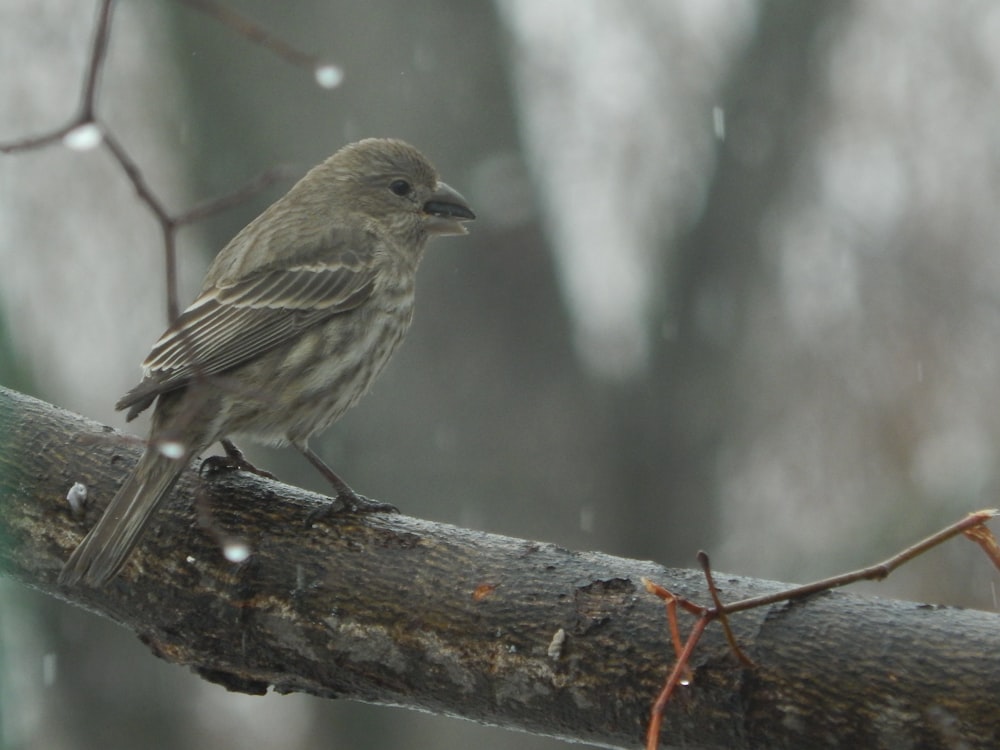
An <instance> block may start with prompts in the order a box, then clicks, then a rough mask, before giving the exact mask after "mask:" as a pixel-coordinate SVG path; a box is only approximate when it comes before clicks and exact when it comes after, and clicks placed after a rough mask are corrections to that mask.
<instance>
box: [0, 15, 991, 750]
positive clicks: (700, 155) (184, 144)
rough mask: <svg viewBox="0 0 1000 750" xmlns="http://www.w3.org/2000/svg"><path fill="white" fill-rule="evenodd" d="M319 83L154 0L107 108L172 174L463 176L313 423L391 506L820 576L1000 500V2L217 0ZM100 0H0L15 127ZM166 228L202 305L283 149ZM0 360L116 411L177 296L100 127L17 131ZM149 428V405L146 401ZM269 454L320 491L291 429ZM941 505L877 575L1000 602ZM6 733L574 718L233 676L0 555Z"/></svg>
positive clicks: (72, 58) (507, 736) (471, 730)
mask: <svg viewBox="0 0 1000 750" xmlns="http://www.w3.org/2000/svg"><path fill="white" fill-rule="evenodd" d="M229 6H230V7H232V8H233V9H235V10H237V11H239V12H241V13H243V14H245V15H247V16H249V17H251V18H253V19H254V20H255V21H257V22H258V23H260V24H262V25H263V26H265V27H266V28H267V29H269V30H271V31H272V32H273V33H274V34H275V35H276V36H278V37H279V38H282V39H284V40H286V41H288V42H289V43H291V44H293V45H294V46H295V47H297V48H299V49H302V50H306V51H309V52H313V53H317V54H319V55H321V56H322V57H323V59H324V60H325V61H327V62H328V63H330V64H331V65H334V66H336V68H337V70H338V71H339V72H341V73H342V75H343V79H342V81H341V82H340V83H339V85H337V86H335V87H333V88H329V89H326V88H322V87H320V86H318V85H317V83H316V80H315V78H314V76H313V74H312V72H311V71H309V70H303V69H302V68H300V67H296V66H293V65H290V64H288V63H287V62H285V61H284V60H282V59H280V58H278V57H276V56H275V55H273V54H272V53H270V52H269V51H267V50H265V49H263V48H261V47H259V46H257V45H255V44H252V43H251V42H249V41H248V40H247V39H246V38H244V37H242V36H239V35H238V34H236V33H234V32H233V30H232V29H230V28H227V27H225V26H222V25H220V24H218V23H217V22H215V21H213V20H211V19H209V18H208V17H206V16H204V15H202V14H200V13H198V12H196V11H194V10H192V9H190V8H188V7H185V6H182V5H179V4H178V3H177V2H172V1H171V0H132V1H129V2H121V3H120V4H119V5H118V6H117V7H116V11H115V16H114V21H113V23H114V26H113V32H112V37H111V43H110V52H109V58H108V62H107V69H106V71H105V74H104V76H103V79H102V81H101V87H100V93H99V96H98V100H97V104H98V113H99V117H100V119H101V120H102V121H103V122H105V123H106V124H107V126H108V127H109V128H111V129H112V130H113V132H114V133H115V134H116V135H117V137H118V139H119V140H120V141H121V142H122V143H123V145H124V146H125V147H126V148H127V149H128V150H129V151H130V153H131V154H132V156H133V157H134V158H135V160H136V161H137V162H138V164H139V165H140V167H141V169H142V172H143V174H144V176H145V178H146V180H147V181H148V182H149V184H150V185H151V186H152V188H153V189H154V190H155V192H156V194H157V195H158V196H159V197H160V199H161V200H162V201H163V202H164V203H165V205H166V206H167V207H168V209H170V210H171V211H174V212H181V211H183V210H185V209H186V208H188V207H190V206H192V205H194V204H195V203H197V202H199V201H203V200H206V199H209V198H212V197H215V196H218V195H222V194H225V193H227V192H229V191H231V190H233V189H235V188H237V187H239V186H241V185H243V184H245V183H246V182H247V181H248V180H250V179H252V178H253V177H255V176H256V175H258V174H259V173H261V172H263V171H264V170H266V169H268V168H270V167H273V166H275V165H278V164H285V165H289V168H290V169H291V170H292V172H293V174H294V175H295V176H298V175H301V174H302V173H304V172H305V171H306V170H307V169H308V168H309V167H310V166H312V165H313V164H315V163H317V162H318V161H320V160H322V159H323V158H325V157H326V156H328V155H329V154H330V153H331V152H333V151H334V150H336V149H337V148H339V147H340V146H342V145H343V144H345V143H347V142H349V141H352V140H356V139H358V138H361V137H365V136H371V135H386V136H389V135H391V136H396V137H401V138H404V139H406V140H409V141H411V142H412V143H414V144H415V145H417V146H418V147H419V148H420V149H421V150H423V151H424V152H425V153H426V154H427V155H428V156H429V157H431V159H432V160H433V161H434V162H435V164H436V165H437V166H438V168H439V170H440V172H441V174H442V176H443V177H444V179H445V180H447V181H448V182H449V183H450V184H451V185H453V186H454V187H456V188H457V189H459V190H460V191H461V192H462V193H463V194H464V195H465V196H466V197H467V198H468V199H469V201H470V202H471V204H472V205H473V206H474V208H475V209H476V211H477V213H478V214H479V217H480V219H479V220H478V221H477V222H476V223H475V224H474V225H473V227H472V233H471V235H470V236H469V237H466V238H449V239H447V240H441V241H437V242H436V243H435V244H434V245H432V246H431V247H430V249H429V252H428V254H427V256H426V259H425V261H424V264H423V267H422V269H421V276H420V282H419V286H418V304H417V315H416V320H415V323H414V326H413V328H412V330H411V333H410V335H409V337H408V339H407V341H406V343H405V345H404V346H403V347H402V350H401V351H400V352H399V353H398V354H397V355H396V357H395V359H394V360H393V362H392V364H391V365H390V366H389V368H388V370H387V372H386V373H385V374H384V375H383V377H382V379H381V380H380V381H379V383H378V384H377V385H376V387H375V388H374V390H373V392H372V393H371V394H370V395H369V396H368V398H367V399H365V400H364V401H363V402H362V404H361V405H360V406H359V407H358V408H356V409H355V410H354V411H352V412H351V413H349V414H348V416H347V417H345V418H344V419H343V420H342V421H341V422H340V423H339V424H338V425H336V426H335V427H334V428H333V429H331V430H330V432H329V433H328V434H327V435H326V436H325V437H324V438H323V439H321V440H317V441H315V442H314V444H313V447H315V448H317V449H318V451H319V452H320V453H321V454H322V455H324V456H325V457H327V459H328V460H329V461H330V463H331V464H332V465H333V466H335V467H336V468H337V470H338V471H339V472H340V473H341V474H342V475H343V476H344V477H346V478H347V479H348V481H349V482H350V483H351V484H352V485H353V486H354V487H356V488H358V490H359V491H361V492H363V493H364V494H366V495H368V496H370V497H375V498H379V499H382V500H386V501H389V502H392V503H395V504H397V505H398V506H400V507H401V508H402V509H403V511H404V512H405V513H408V514H412V515H416V516H421V517H424V518H429V519H435V520H439V521H445V522H450V523H456V524H460V525H463V526H467V527H472V528H477V529H483V530H487V531H491V532H496V533H502V534H509V535H513V536H517V537H526V538H533V539H539V540H544V541H550V542H556V543H558V544H560V545H563V546H566V547H570V548H576V549H594V550H601V551H604V552H609V553H613V554H617V555H622V556H627V557H634V558H650V559H654V560H657V561H659V562H663V563H665V564H668V565H675V566H685V567H691V566H693V564H694V555H695V552H696V551H697V550H698V549H701V548H703V549H706V550H709V551H710V552H711V553H712V559H713V563H714V565H715V567H716V568H717V569H718V570H723V571H727V572H731V573H740V574H745V575H752V576H761V577H769V578H774V579H779V580H785V581H792V582H803V581H806V580H810V579H812V578H816V577H820V576H824V575H828V574H832V573H835V572H839V571H842V570H846V569H850V568H855V567H860V566H862V565H866V564H869V563H872V562H875V561H878V560H880V559H882V558H884V557H887V556H888V555H890V554H892V553H893V552H895V551H896V550H898V549H899V548H901V547H903V546H905V545H907V544H909V543H910V542H912V541H915V540H917V539H919V538H921V537H923V536H924V535H926V534H928V533H930V532H932V531H934V530H936V529H937V528H939V527H940V526H942V525H944V524H945V523H948V522H950V521H952V520H955V519H957V518H958V517H960V516H962V515H963V514H965V513H966V512H967V511H970V510H974V509H977V508H980V507H993V506H996V505H997V504H998V501H997V484H998V477H997V471H996V464H997V460H996V459H997V454H998V448H1000V409H998V407H997V403H998V397H1000V377H998V375H1000V348H998V344H997V342H998V341H1000V252H998V250H997V245H998V241H1000V211H998V210H997V204H998V198H1000V127H998V123H1000V96H998V87H1000V5H997V4H996V3H994V2H991V0H980V1H978V2H977V1H975V0H968V1H964V0H963V1H962V2H953V3H935V2H913V3H906V4H901V3H896V2H892V0H871V1H868V2H833V1H829V2H809V3H802V2H796V1H795V0H772V1H770V2H752V1H751V0H628V1H626V0H618V1H615V0H496V1H495V2H487V0H428V1H427V2H422V3H413V2H408V1H407V0H369V1H368V2H365V3H354V2H346V1H341V2H331V0H299V2H295V3H273V2H268V1H267V0H230V2H229ZM96 8H97V4H96V2H93V1H90V2H81V0H34V1H33V2H31V3H25V2H23V0H0V102H3V105H2V106H0V141H5V142H9V141H12V140H17V139H20V138H23V137H25V136H28V135H32V134H37V133H39V132H44V131H47V130H51V129H53V128H55V127H57V126H59V125H61V124H62V123H63V122H65V121H66V120H67V119H68V118H69V117H70V116H71V115H72V114H73V113H74V111H75V110H76V107H77V103H78V101H79V88H80V81H81V79H82V76H83V71H84V66H85V61H86V56H87V51H88V45H89V43H90V38H91V35H92V31H93V28H94V21H95V17H96ZM292 181H293V179H289V180H287V181H286V182H283V183H281V184H279V185H276V186H274V187H272V188H271V189H270V190H268V191H267V192H265V193H263V194H259V195H256V196H254V197H253V198H252V199H250V200H248V201H246V202H245V203H244V204H242V205H240V206H239V207H238V208H235V209H233V210H230V211H228V212H226V213H224V214H221V215H218V216H215V217H213V218H212V219H210V220H208V221H205V222H202V223H200V224H198V225H196V226H193V227H190V228H185V229H183V230H181V233H180V235H179V248H180V253H179V255H180V286H181V294H180V297H181V300H180V301H181V304H182V306H184V305H186V304H187V302H188V301H190V299H191V298H192V297H193V295H194V294H195V291H196V290H197V288H198V285H199V282H200V278H201V275H202V273H203V271H204V269H205V267H206V265H207V263H208V262H209V260H210V258H211V256H212V254H213V253H214V252H216V251H217V250H218V249H219V248H221V247H222V245H224V244H225V242H226V241H227V240H228V239H229V238H230V237H231V236H232V235H233V234H235V232H236V231H238V230H239V229H240V228H241V227H242V226H243V225H244V224H245V223H246V222H248V221H249V220H250V219H251V218H253V217H254V216H255V215H256V214H257V213H259V212H260V211H261V210H262V209H263V208H264V207H265V206H266V205H267V204H268V203H269V202H270V201H272V200H274V199H275V198H276V197H277V196H279V195H280V194H281V193H282V192H284V191H285V190H286V189H287V188H288V187H289V186H290V185H291V183H292ZM0 196H2V198H0V383H2V384H3V385H7V386H10V387H15V388H18V389H20V390H22V391H25V392H28V393H32V394H34V395H37V396H39V397H41V398H44V399H46V400H48V401H51V402H53V403H55V404H58V405H60V406H63V407H66V408H68V409H72V410H74V411H78V412H81V413H83V414H85V415H87V416H88V417H91V418H93V419H96V420H100V421H102V422H105V423H107V424H111V425H114V426H116V427H124V422H123V420H122V416H121V415H120V414H118V413H115V412H114V411H113V404H114V402H115V400H116V399H117V398H118V397H119V396H120V395H121V394H122V393H124V392H125V390H127V389H128V388H129V387H130V386H132V385H134V383H135V382H136V381H137V378H138V377H139V374H140V371H139V367H138V363H139V362H140V361H141V360H142V359H143V358H144V357H145V355H146V353H147V351H148V349H149V347H150V345H151V344H152V342H153V341H154V340H155V338H156V337H157V336H158V335H159V333H160V332H161V331H162V329H163V328H164V327H165V325H166V323H167V319H166V298H165V285H164V258H163V252H162V245H161V239H160V235H159V229H158V225H157V223H156V221H155V220H154V219H153V217H152V216H151V215H150V213H149V212H148V210H147V209H146V208H145V207H144V206H142V205H141V204H140V203H139V202H138V201H137V199H136V197H135V196H134V194H133V192H132V189H131V187H130V185H129V184H128V183H127V181H126V180H125V178H124V176H123V175H122V174H121V173H120V171H119V170H118V169H117V168H116V166H115V165H114V164H113V163H112V161H111V159H110V157H109V156H108V154H107V153H106V151H105V150H104V149H102V148H96V149H93V150H89V151H73V150H70V149H68V148H65V147H62V146H53V147H49V148H46V149H42V150H37V151H31V152H25V153H19V154H16V155H7V156H2V157H0ZM145 428H146V425H145V424H144V423H141V422H140V423H137V424H136V425H130V426H129V429H130V430H132V431H135V432H139V433H142V434H145ZM251 458H252V459H253V460H254V461H255V462H257V463H259V464H261V465H263V466H265V467H267V468H269V469H271V470H272V471H274V472H276V473H277V474H279V475H280V476H281V477H282V478H283V479H284V480H286V481H291V482H294V483H298V484H302V485H304V486H307V487H311V488H313V489H316V490H318V491H324V485H323V483H322V480H321V479H320V478H319V477H318V476H317V475H316V474H315V473H314V472H313V471H312V470H311V469H309V467H308V466H307V465H306V464H305V462H304V461H303V460H302V459H301V458H300V457H299V456H298V455H297V454H294V453H293V452H288V451H265V450H257V451H254V452H253V453H252V455H251ZM998 582H1000V578H998V576H997V575H996V574H995V573H994V572H993V571H991V569H990V566H989V564H988V563H987V561H986V560H985V559H984V558H983V557H982V556H981V555H980V554H979V553H978V551H977V550H976V549H975V548H974V547H973V546H972V545H971V544H968V543H967V542H964V541H961V540H959V541H954V542H952V543H950V544H948V545H946V546H945V547H943V548H941V549H939V550H936V551H934V552H932V553H931V554H928V555H927V556H925V557H924V558H923V559H921V560H919V561H917V562H916V563H914V564H912V565H910V566H908V567H906V568H904V569H903V570H901V571H899V572H898V573H896V574H894V575H893V577H891V578H890V579H889V580H888V581H886V582H884V583H882V584H878V585H871V586H866V587H858V588H857V589H856V590H860V591H862V592H866V593H874V594H877V595H879V596H884V597H896V598H907V599H915V600H921V601H933V602H939V603H944V604H954V605H962V606H968V607H976V608H981V609H987V610H997V609H998V604H997V584H998ZM0 665H2V668H0V741H2V743H3V744H2V747H3V748H4V749H5V750H6V749H8V748H41V747H44V748H47V749H55V750H58V749H60V748H95V749H96V748H102V749H105V750H106V749H109V748H132V747H136V746H142V747H146V748H151V749H154V750H156V749H158V748H177V747H184V748H193V749H198V748H209V747H219V746H223V747H225V746H238V745H253V746H254V747H260V748H267V747H282V748H288V749H291V750H294V749H296V748H318V747H331V746H333V747H338V748H359V749H364V748H376V747H378V748H383V747H420V748H423V747H434V748H444V749H448V748H466V747H469V746H472V745H473V743H474V744H475V746H477V747H481V748H484V750H485V749H486V748H490V749H491V750H492V749H493V748H497V749H502V748H514V747H516V748H518V749H519V750H525V749H527V750H534V749H538V750H541V749H543V748H544V749H548V748H557V747H563V746H564V745H563V744H562V743H560V742H558V741H555V740H548V739H542V738H533V737H528V736H526V735H522V734H517V733H513V732H508V731H503V730H499V729H492V728H487V727H480V726H478V725H475V724H472V723H468V722H463V721H460V720H456V719H448V718H441V717H432V716H426V715H423V714H418V713H415V712H410V711H405V710H401V709H395V708H385V707H376V706H367V705H362V704H357V703H349V702H331V701H321V700H316V699H311V698H308V697H305V696H286V697H282V696H267V697H265V698H251V697H246V696H238V695H231V694H228V693H226V692H225V691H224V690H223V689H222V688H220V687H217V686H215V685H210V684H208V683H206V682H204V681H202V680H200V679H199V678H197V677H195V676H193V675H191V674H189V673H188V672H186V671H185V670H184V669H181V668H177V667H173V666H170V665H167V664H164V663H162V662H160V661H158V660H156V659H155V658H153V657H152V656H151V655H150V654H149V653H148V651H147V650H146V649H145V648H144V647H143V646H141V645H140V644H139V643H138V641H137V640H136V639H135V638H134V636H132V635H131V634H130V633H128V632H126V631H125V630H123V629H121V628H118V627H117V626H115V625H113V624H111V623H109V622H107V621H104V620H101V619H99V618H97V617H95V616H93V615H91V614H89V613H86V612H83V611H82V610H78V609H75V608H73V607H70V606H68V605H66V604H63V603H61V602H58V601H55V600H51V599H48V598H46V597H43V596H40V595H36V594H34V593H33V592H31V591H28V590H26V589H24V588H22V587H19V586H16V585H14V584H11V583H10V582H5V581H0Z"/></svg>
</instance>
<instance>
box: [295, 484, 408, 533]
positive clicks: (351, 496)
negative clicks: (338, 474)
mask: <svg viewBox="0 0 1000 750" xmlns="http://www.w3.org/2000/svg"><path fill="white" fill-rule="evenodd" d="M340 513H348V514H355V513H399V508H397V507H396V506H395V505H391V504H389V503H383V502H379V501H378V500H370V499H368V498H367V497H365V496H364V495H359V494H358V493H357V492H355V491H354V490H350V491H349V492H341V493H340V494H339V495H337V496H336V497H335V498H333V500H332V501H330V502H329V503H327V504H326V505H323V506H321V507H319V508H317V509H316V510H314V511H311V512H310V513H309V515H307V516H306V526H312V525H313V524H314V523H316V522H317V521H324V520H326V519H327V518H330V516H334V515H338V514H340Z"/></svg>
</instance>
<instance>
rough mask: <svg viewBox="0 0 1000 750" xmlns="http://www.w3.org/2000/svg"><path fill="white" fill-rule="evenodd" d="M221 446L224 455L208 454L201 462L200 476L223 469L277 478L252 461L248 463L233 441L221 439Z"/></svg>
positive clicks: (266, 477)
mask: <svg viewBox="0 0 1000 750" xmlns="http://www.w3.org/2000/svg"><path fill="white" fill-rule="evenodd" d="M221 442H222V448H223V450H225V451H226V455H225V456H209V457H208V458H206V459H205V460H204V461H202V462H201V469H200V470H199V471H200V472H201V475H202V476H206V475H211V474H217V473H219V472H223V471H247V472H250V473H251V474H256V475H257V476H259V477H264V478H265V479H277V477H276V476H274V474H272V473H271V472H269V471H265V470H264V469H258V468H257V467H256V466H254V465H253V464H252V463H250V462H249V461H248V460H247V459H246V456H244V455H243V451H241V450H240V449H239V448H237V447H236V446H235V445H234V444H233V443H231V442H230V441H228V440H223V441H221Z"/></svg>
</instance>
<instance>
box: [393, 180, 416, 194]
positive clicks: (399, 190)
mask: <svg viewBox="0 0 1000 750" xmlns="http://www.w3.org/2000/svg"><path fill="white" fill-rule="evenodd" d="M389 189H390V190H391V191H392V192H393V193H395V194H396V195H398V196H399V197H400V198H402V197H403V196H405V195H409V194H410V191H411V190H413V186H412V185H410V183H408V182H407V181H406V180H393V181H392V182H390V183H389Z"/></svg>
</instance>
